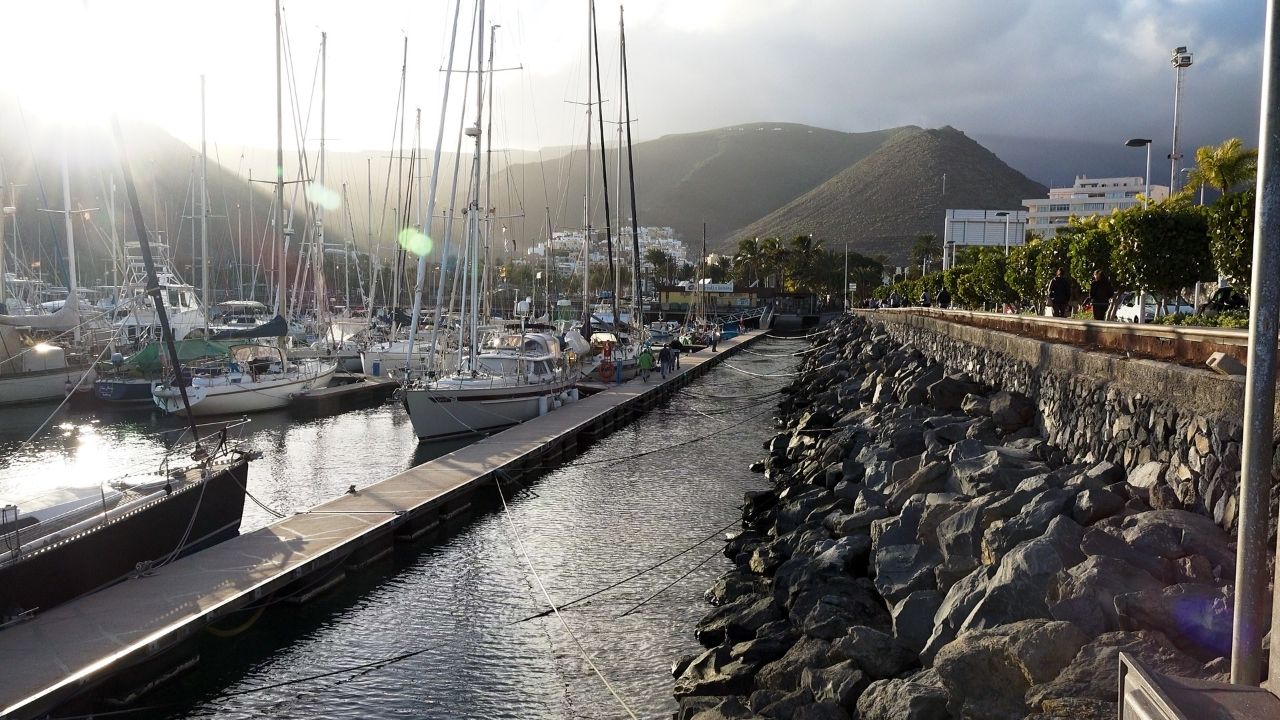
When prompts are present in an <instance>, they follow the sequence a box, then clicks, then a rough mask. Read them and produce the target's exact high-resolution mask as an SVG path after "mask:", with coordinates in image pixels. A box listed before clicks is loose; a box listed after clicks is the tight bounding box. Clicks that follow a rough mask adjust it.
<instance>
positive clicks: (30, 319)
mask: <svg viewBox="0 0 1280 720" xmlns="http://www.w3.org/2000/svg"><path fill="white" fill-rule="evenodd" d="M79 324H80V308H79V306H78V304H77V303H73V302H67V303H63V305H62V307H60V308H58V310H57V312H53V313H49V314H48V315H0V325H11V326H14V327H29V328H31V329H32V330H53V331H63V330H70V329H72V328H74V327H75V326H77V325H79Z"/></svg>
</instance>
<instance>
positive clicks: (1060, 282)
mask: <svg viewBox="0 0 1280 720" xmlns="http://www.w3.org/2000/svg"><path fill="white" fill-rule="evenodd" d="M1070 304H1071V281H1070V280H1068V279H1067V277H1066V273H1064V272H1062V268H1058V271H1057V272H1056V273H1054V275H1053V279H1052V280H1050V281H1049V305H1050V306H1051V307H1053V316H1054V317H1067V310H1068V309H1069V307H1068V306H1069V305H1070Z"/></svg>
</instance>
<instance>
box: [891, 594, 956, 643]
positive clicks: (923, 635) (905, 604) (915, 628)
mask: <svg viewBox="0 0 1280 720" xmlns="http://www.w3.org/2000/svg"><path fill="white" fill-rule="evenodd" d="M942 598H943V593H941V592H939V591H937V590H917V591H915V592H913V593H911V594H910V595H907V596H906V597H905V598H903V599H902V600H901V601H900V602H899V603H898V604H896V605H894V606H893V607H892V608H891V609H890V611H889V614H890V615H892V616H893V636H894V637H895V638H897V640H898V642H899V643H901V644H902V645H903V646H904V647H906V648H908V649H910V650H911V651H912V652H914V653H916V654H917V655H918V654H920V651H921V650H923V649H924V645H925V643H926V642H928V641H929V636H930V635H931V634H933V616H934V615H936V614H937V612H938V608H939V607H941V606H942Z"/></svg>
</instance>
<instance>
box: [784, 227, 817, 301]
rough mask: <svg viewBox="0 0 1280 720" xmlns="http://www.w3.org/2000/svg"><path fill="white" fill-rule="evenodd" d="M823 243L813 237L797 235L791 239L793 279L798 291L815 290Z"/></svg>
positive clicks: (790, 254) (790, 263)
mask: <svg viewBox="0 0 1280 720" xmlns="http://www.w3.org/2000/svg"><path fill="white" fill-rule="evenodd" d="M821 250H822V241H821V240H818V241H815V240H814V239H813V236H812V235H797V236H795V237H794V238H792V239H791V252H790V253H789V256H790V257H789V259H790V262H789V263H788V265H789V269H790V270H791V278H792V281H793V283H794V285H795V289H796V290H815V289H816V288H814V285H815V280H816V278H815V270H816V269H817V267H818V265H820V264H821V263H820V259H821V256H822V253H821Z"/></svg>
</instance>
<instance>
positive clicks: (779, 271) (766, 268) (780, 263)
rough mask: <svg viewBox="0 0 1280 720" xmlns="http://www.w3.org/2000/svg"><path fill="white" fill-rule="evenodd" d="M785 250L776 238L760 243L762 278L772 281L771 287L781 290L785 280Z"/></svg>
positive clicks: (780, 241)
mask: <svg viewBox="0 0 1280 720" xmlns="http://www.w3.org/2000/svg"><path fill="white" fill-rule="evenodd" d="M786 261H787V249H786V248H784V247H783V246H782V240H781V239H779V238H776V237H771V238H765V239H764V240H761V241H760V267H761V273H762V274H764V277H765V278H767V279H769V280H772V283H770V286H771V287H775V288H781V287H782V284H783V281H784V280H785V279H786Z"/></svg>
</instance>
